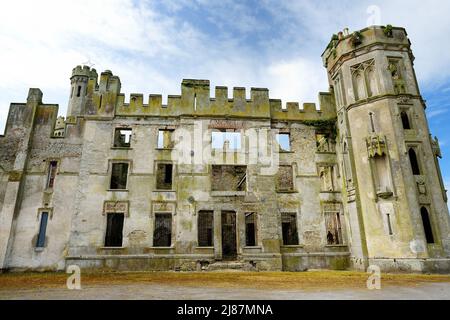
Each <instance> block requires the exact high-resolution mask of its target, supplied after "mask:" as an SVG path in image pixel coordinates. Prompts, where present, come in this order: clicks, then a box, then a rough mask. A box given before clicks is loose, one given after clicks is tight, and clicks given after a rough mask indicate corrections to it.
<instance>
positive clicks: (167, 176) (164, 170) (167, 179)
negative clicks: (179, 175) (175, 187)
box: [156, 163, 173, 190]
mask: <svg viewBox="0 0 450 320" xmlns="http://www.w3.org/2000/svg"><path fill="white" fill-rule="evenodd" d="M172 182H173V165H172V164H171V163H158V168H157V175H156V189H158V190H172Z"/></svg>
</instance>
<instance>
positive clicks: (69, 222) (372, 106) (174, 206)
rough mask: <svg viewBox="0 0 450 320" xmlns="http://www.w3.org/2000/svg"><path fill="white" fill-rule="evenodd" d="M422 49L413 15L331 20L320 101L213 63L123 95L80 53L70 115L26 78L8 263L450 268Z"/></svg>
mask: <svg viewBox="0 0 450 320" xmlns="http://www.w3.org/2000/svg"><path fill="white" fill-rule="evenodd" d="M413 60H414V56H413V54H412V52H411V49H410V42H409V40H408V38H407V34H406V31H405V30H404V29H403V28H391V27H390V26H388V27H370V28H366V29H364V30H361V31H360V32H355V33H353V34H349V33H348V31H344V32H341V33H339V34H338V35H335V36H333V38H332V41H331V42H330V44H329V45H328V47H327V49H326V50H325V52H324V53H323V62H324V65H325V67H326V68H327V71H328V75H329V82H330V92H329V93H320V94H319V101H320V106H318V107H320V109H319V110H316V106H315V105H314V104H304V105H303V108H300V107H299V104H298V103H287V108H283V107H282V102H281V101H280V100H274V99H270V98H269V92H268V90H267V89H256V88H253V89H251V92H250V99H248V98H247V94H246V91H245V89H244V88H234V89H233V97H232V98H230V97H229V96H228V89H227V88H225V87H216V89H215V98H211V97H210V83H209V81H205V80H183V82H182V85H181V95H180V96H169V98H168V103H167V105H162V97H161V96H160V95H150V96H149V98H148V103H147V104H144V98H143V95H141V94H132V95H131V98H130V100H129V102H128V103H126V102H125V96H124V95H123V94H121V93H120V90H121V83H120V79H119V77H117V76H114V75H113V74H112V72H110V71H105V72H103V73H102V74H101V75H100V79H98V75H97V72H96V71H95V70H94V69H90V68H89V67H76V68H75V69H74V70H73V73H72V77H71V93H70V99H69V108H68V114H67V117H66V118H62V117H60V118H58V117H57V115H58V106H57V105H51V104H44V103H43V102H42V92H41V91H40V90H39V89H30V91H29V95H28V99H27V102H26V103H13V104H11V107H10V110H9V115H8V120H7V125H6V131H5V135H4V136H1V137H0V269H2V270H64V269H65V268H66V267H67V266H68V265H79V266H81V267H82V268H89V269H113V270H215V269H220V268H230V267H233V268H243V269H246V270H286V271H300V270H306V269H310V268H331V269H356V270H365V269H366V268H367V267H368V266H369V265H378V266H380V267H381V268H382V270H385V271H411V272H449V271H450V223H449V213H448V209H447V204H446V202H447V196H446V191H445V190H444V186H443V182H442V177H441V173H440V169H439V163H438V158H439V157H440V156H441V154H440V149H439V143H438V141H437V139H432V138H431V136H430V132H429V128H428V124H427V119H426V116H425V108H426V105H425V102H424V100H423V99H422V97H421V95H420V92H419V88H418V83H417V79H416V76H415V73H414V69H413ZM298 85H299V86H300V85H301V84H298Z"/></svg>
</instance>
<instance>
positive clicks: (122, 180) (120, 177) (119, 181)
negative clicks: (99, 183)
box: [110, 163, 129, 190]
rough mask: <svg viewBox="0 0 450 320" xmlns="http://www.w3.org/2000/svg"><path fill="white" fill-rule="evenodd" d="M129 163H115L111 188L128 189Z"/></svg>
mask: <svg viewBox="0 0 450 320" xmlns="http://www.w3.org/2000/svg"><path fill="white" fill-rule="evenodd" d="M128 167H129V165H128V163H113V164H112V173H111V185H110V189H111V190H126V189H127V180H128Z"/></svg>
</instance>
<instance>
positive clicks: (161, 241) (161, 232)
mask: <svg viewBox="0 0 450 320" xmlns="http://www.w3.org/2000/svg"><path fill="white" fill-rule="evenodd" d="M171 245H172V214H170V213H157V214H155V230H154V233H153V246H154V247H170V246H171Z"/></svg>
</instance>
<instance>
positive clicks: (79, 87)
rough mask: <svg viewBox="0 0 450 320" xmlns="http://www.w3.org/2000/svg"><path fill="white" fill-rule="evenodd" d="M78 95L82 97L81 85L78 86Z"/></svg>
mask: <svg viewBox="0 0 450 320" xmlns="http://www.w3.org/2000/svg"><path fill="white" fill-rule="evenodd" d="M77 97H81V86H78V89H77Z"/></svg>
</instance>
